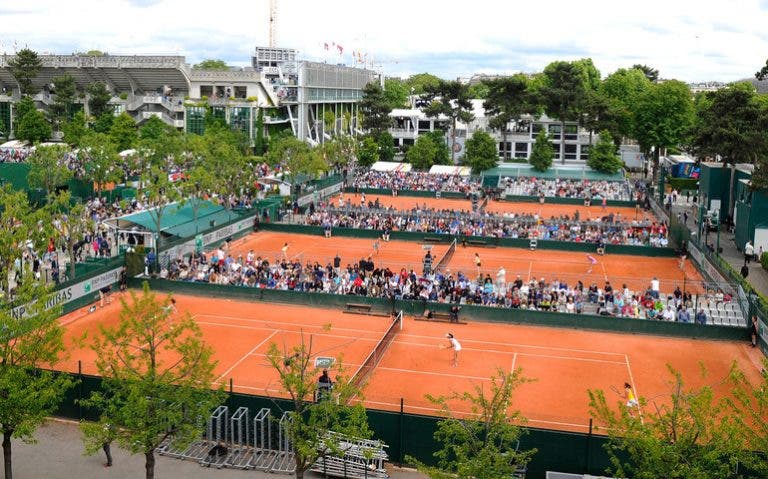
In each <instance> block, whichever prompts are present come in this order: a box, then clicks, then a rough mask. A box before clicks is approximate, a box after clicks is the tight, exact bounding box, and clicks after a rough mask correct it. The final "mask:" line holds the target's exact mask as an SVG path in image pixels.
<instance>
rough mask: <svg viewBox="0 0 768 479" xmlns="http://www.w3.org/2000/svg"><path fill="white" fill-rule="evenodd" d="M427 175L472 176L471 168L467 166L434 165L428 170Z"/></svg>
mask: <svg viewBox="0 0 768 479" xmlns="http://www.w3.org/2000/svg"><path fill="white" fill-rule="evenodd" d="M429 174H430V175H458V176H469V175H471V174H472V168H469V167H467V166H450V165H434V166H432V168H430V169H429Z"/></svg>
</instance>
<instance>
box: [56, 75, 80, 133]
mask: <svg viewBox="0 0 768 479" xmlns="http://www.w3.org/2000/svg"><path fill="white" fill-rule="evenodd" d="M53 91H54V94H55V96H54V100H53V105H51V115H52V117H53V122H54V125H55V126H56V128H57V129H60V128H61V126H62V124H63V123H64V122H66V121H69V120H70V119H71V118H72V114H73V113H74V107H75V95H76V94H77V89H76V86H75V79H74V78H72V75H70V74H69V73H66V74H64V75H62V76H60V77H56V78H54V79H53Z"/></svg>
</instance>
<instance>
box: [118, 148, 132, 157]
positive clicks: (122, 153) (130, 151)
mask: <svg viewBox="0 0 768 479" xmlns="http://www.w3.org/2000/svg"><path fill="white" fill-rule="evenodd" d="M135 153H136V150H134V149H130V150H123V151H121V152H120V153H118V155H120V157H121V158H125V157H127V156H131V155H133V154H135Z"/></svg>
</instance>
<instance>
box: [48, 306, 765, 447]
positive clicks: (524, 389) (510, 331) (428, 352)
mask: <svg viewBox="0 0 768 479" xmlns="http://www.w3.org/2000/svg"><path fill="white" fill-rule="evenodd" d="M175 297H176V299H177V307H178V309H179V313H177V314H184V313H189V314H191V315H193V317H194V318H195V319H196V321H197V323H198V324H199V325H200V327H201V328H202V330H203V332H204V336H205V340H206V341H207V342H208V343H209V344H210V345H212V346H213V347H214V349H215V351H216V359H217V360H218V365H217V368H216V374H217V376H218V380H217V381H218V382H219V383H221V384H225V385H228V384H229V382H230V380H232V384H233V388H234V390H235V391H239V392H244V393H250V394H260V395H270V396H281V395H282V391H280V387H279V384H278V382H277V377H276V374H275V373H274V371H273V370H272V369H271V368H270V367H269V366H268V364H267V361H266V357H265V353H266V351H267V348H268V347H269V345H270V343H273V342H274V343H277V344H278V345H279V346H280V347H283V346H284V347H286V348H287V349H289V348H290V347H291V346H292V345H294V344H297V342H298V341H299V338H300V335H301V334H302V333H303V334H304V335H305V337H310V336H311V337H312V344H313V352H314V353H315V354H316V355H319V356H339V355H343V359H342V361H343V364H344V365H345V367H346V368H347V369H348V370H349V371H350V372H352V371H355V370H356V369H357V367H358V366H359V365H360V364H361V362H362V361H363V360H364V358H365V357H366V356H367V355H368V353H369V352H370V351H371V350H372V349H373V347H374V345H375V344H376V342H377V341H378V340H379V338H380V337H381V336H382V334H383V332H384V330H385V329H386V328H387V327H388V326H389V324H390V323H389V321H390V320H389V319H388V318H383V317H370V316H361V315H350V314H342V313H341V312H340V311H338V310H329V309H313V308H309V307H301V306H290V305H277V304H268V303H250V302H243V301H233V300H222V299H211V298H199V297H191V296H184V295H176V296H175ZM119 308H120V303H119V301H112V303H111V304H109V305H107V306H105V307H103V308H99V309H98V310H97V311H96V312H94V313H92V314H88V313H87V311H86V310H85V309H82V310H79V311H76V312H74V313H71V314H69V315H67V316H64V317H62V318H61V319H60V321H61V322H62V324H64V325H65V327H66V334H65V341H66V343H67V348H68V350H69V352H70V357H69V359H67V360H65V361H62V362H60V363H59V364H57V365H56V367H57V368H58V369H62V370H67V371H77V370H78V361H80V366H81V368H82V372H84V373H89V374H95V373H96V369H95V366H94V363H93V361H94V357H95V355H94V353H93V352H92V351H90V350H89V349H88V348H87V342H88V340H87V339H86V340H85V343H86V344H83V341H82V340H81V338H82V336H83V334H84V333H86V332H87V334H88V337H91V338H92V337H93V336H94V335H97V334H99V332H98V327H99V325H114V324H116V322H117V320H118V313H119ZM328 325H330V328H329V326H328ZM451 328H452V329H451V331H452V332H453V333H454V334H455V336H456V338H457V339H458V340H459V341H460V342H461V344H462V346H463V349H462V351H461V352H460V355H459V364H458V366H456V367H453V366H451V364H450V362H451V357H452V354H453V353H452V351H451V350H448V349H441V348H440V347H439V345H441V344H446V339H445V334H446V332H448V331H449V330H448V326H447V325H445V324H438V323H433V322H423V321H414V320H413V319H412V318H406V320H405V321H404V328H403V330H402V331H400V332H399V333H398V335H397V336H396V337H395V340H394V342H393V343H392V345H391V347H390V348H389V350H388V352H387V354H386V355H385V356H384V358H383V360H382V361H381V363H380V364H379V366H378V367H377V368H376V370H375V371H374V372H373V374H372V375H371V376H370V377H369V381H368V385H367V387H366V389H365V390H364V396H365V402H366V405H367V406H368V407H371V408H376V409H390V410H398V409H399V405H400V398H403V400H404V403H405V411H406V412H412V413H420V414H437V413H438V411H437V410H436V409H435V408H434V405H432V404H431V403H429V402H428V401H427V400H426V399H425V394H427V393H429V394H431V395H433V396H437V395H450V394H452V393H454V392H458V393H461V392H464V391H468V390H470V389H471V388H472V386H474V385H487V384H488V379H489V377H490V376H491V375H493V374H494V372H495V370H496V369H497V368H502V369H504V370H511V369H513V368H517V367H519V368H522V369H523V373H524V375H525V376H526V377H529V378H533V379H535V380H536V381H535V382H533V383H529V384H524V385H523V386H521V387H520V388H519V390H518V391H517V392H516V394H515V399H514V403H513V405H514V407H515V408H518V409H520V410H521V412H522V414H523V416H524V417H527V418H528V423H529V425H531V426H534V427H543V428H551V429H560V430H570V431H581V432H583V431H585V430H586V429H587V427H588V423H589V415H588V396H587V390H588V389H602V390H604V391H605V392H606V395H607V396H608V397H609V399H610V398H613V399H615V400H616V401H617V402H618V401H619V400H620V398H619V396H618V395H615V394H614V393H613V392H612V391H613V389H612V388H618V389H619V390H620V389H621V387H622V385H623V384H624V382H625V381H626V382H630V383H631V384H633V386H634V388H635V390H636V391H637V393H638V394H639V395H640V396H643V397H646V398H648V399H649V400H653V401H657V402H658V401H663V396H664V395H665V394H666V393H668V392H669V390H670V389H669V387H668V384H667V381H668V380H669V376H668V374H666V364H670V365H672V366H674V367H675V368H677V369H679V370H680V371H681V372H682V373H683V376H684V378H685V379H686V380H687V382H688V384H689V385H691V386H696V385H701V384H703V383H704V381H705V380H703V379H701V377H700V375H699V374H698V371H699V362H701V363H703V364H704V365H705V367H706V368H707V370H708V372H709V375H708V377H707V379H706V382H707V384H713V385H715V384H719V383H720V382H721V380H722V379H723V378H724V377H725V375H726V374H727V372H728V369H729V367H730V365H731V362H732V361H736V362H737V363H738V365H739V366H740V367H741V368H742V369H743V370H744V371H745V373H746V374H747V377H748V378H750V380H752V381H758V380H759V378H760V364H759V361H760V352H759V351H757V350H756V349H752V348H750V347H748V343H747V341H746V338H745V341H744V342H743V343H736V342H723V341H704V340H688V339H674V338H660V337H651V336H641V335H630V334H614V333H600V332H588V331H577V330H564V329H554V328H543V327H532V326H518V325H501V324H491V323H472V324H469V325H452V326H451ZM745 336H746V333H745ZM161 360H162V358H161ZM715 390H716V392H717V394H726V393H727V388H726V387H725V386H724V385H722V384H721V385H718V386H716V387H715ZM454 405H455V404H454ZM649 407H652V406H649ZM464 412H466V411H464Z"/></svg>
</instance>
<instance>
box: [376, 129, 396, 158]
mask: <svg viewBox="0 0 768 479" xmlns="http://www.w3.org/2000/svg"><path fill="white" fill-rule="evenodd" d="M376 142H377V143H378V144H379V159H380V160H381V161H392V160H393V159H394V158H395V138H394V137H393V136H392V135H391V134H390V133H389V132H388V131H384V132H382V133H381V134H380V135H379V137H378V138H377V139H376Z"/></svg>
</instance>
